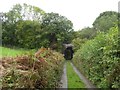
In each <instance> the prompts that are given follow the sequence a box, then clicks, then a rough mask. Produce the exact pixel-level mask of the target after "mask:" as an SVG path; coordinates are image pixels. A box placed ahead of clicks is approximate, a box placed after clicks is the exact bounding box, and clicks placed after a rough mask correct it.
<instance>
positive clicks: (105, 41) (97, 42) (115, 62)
mask: <svg viewBox="0 0 120 90" xmlns="http://www.w3.org/2000/svg"><path fill="white" fill-rule="evenodd" d="M118 40H119V39H118V27H117V26H116V27H112V28H111V29H110V30H109V32H108V33H107V34H105V33H103V32H101V33H99V35H97V36H96V37H95V38H94V39H92V40H89V41H87V42H86V43H85V44H83V45H82V47H81V48H80V49H79V50H78V51H77V52H76V53H75V55H74V58H73V63H74V64H75V65H76V67H77V68H78V69H79V70H80V71H81V72H82V73H83V74H84V75H85V76H86V77H87V78H88V79H89V80H90V81H91V82H92V83H93V84H95V85H96V86H97V87H99V88H120V56H119V54H120V48H119V44H118Z"/></svg>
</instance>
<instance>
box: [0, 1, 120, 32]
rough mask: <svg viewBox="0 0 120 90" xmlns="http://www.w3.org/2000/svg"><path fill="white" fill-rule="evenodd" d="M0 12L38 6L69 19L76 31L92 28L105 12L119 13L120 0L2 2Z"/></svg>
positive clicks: (47, 11)
mask: <svg viewBox="0 0 120 90" xmlns="http://www.w3.org/2000/svg"><path fill="white" fill-rule="evenodd" d="M0 1H1V3H0V12H8V11H9V10H10V9H11V8H12V6H13V5H15V4H18V3H19V4H23V3H26V4H30V5H34V6H37V7H39V8H41V9H42V10H44V11H45V12H46V13H49V12H55V13H59V14H60V15H62V16H65V17H67V18H68V19H69V20H71V21H72V23H73V26H74V27H73V28H74V30H80V29H82V28H85V27H92V23H93V22H94V21H95V19H96V18H97V17H98V16H99V15H100V13H102V12H104V11H117V12H118V2H119V1H120V0H0Z"/></svg>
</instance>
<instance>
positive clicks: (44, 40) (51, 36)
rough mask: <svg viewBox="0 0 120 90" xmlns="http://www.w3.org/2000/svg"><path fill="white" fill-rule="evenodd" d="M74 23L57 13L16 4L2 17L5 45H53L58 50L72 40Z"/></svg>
mask: <svg viewBox="0 0 120 90" xmlns="http://www.w3.org/2000/svg"><path fill="white" fill-rule="evenodd" d="M72 27H73V24H72V22H71V21H70V20H68V19H67V18H66V17H64V16H61V15H59V14H57V13H45V12H44V11H43V10H41V9H40V8H38V7H35V6H31V5H27V4H23V5H20V4H16V5H14V6H13V8H12V9H11V10H10V11H9V12H6V13H3V17H2V42H3V45H11V46H18V47H23V48H40V47H42V46H44V47H51V48H52V49H56V50H58V48H60V46H62V43H63V42H64V41H65V40H66V41H69V42H70V41H71V39H72V33H73V29H72Z"/></svg>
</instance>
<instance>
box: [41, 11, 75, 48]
mask: <svg viewBox="0 0 120 90" xmlns="http://www.w3.org/2000/svg"><path fill="white" fill-rule="evenodd" d="M72 27H73V24H72V22H71V21H70V20H68V19H67V18H66V17H64V16H61V15H59V14H57V13H46V14H45V15H44V16H43V17H42V29H43V31H44V35H43V36H44V37H45V38H46V39H47V41H48V42H47V43H48V45H49V46H50V47H51V48H52V49H58V47H57V46H59V47H60V46H62V43H63V42H65V40H66V41H68V42H70V41H71V38H72V33H73V29H72Z"/></svg>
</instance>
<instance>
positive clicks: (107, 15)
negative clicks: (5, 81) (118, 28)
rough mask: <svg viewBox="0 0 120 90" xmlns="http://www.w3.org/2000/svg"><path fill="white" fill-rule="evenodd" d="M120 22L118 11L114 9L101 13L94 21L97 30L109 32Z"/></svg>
mask: <svg viewBox="0 0 120 90" xmlns="http://www.w3.org/2000/svg"><path fill="white" fill-rule="evenodd" d="M117 23H118V13H117V12H114V11H106V12H103V13H101V14H100V15H99V16H98V17H97V18H96V20H95V21H94V23H93V27H94V29H95V30H96V31H103V32H107V31H108V30H109V29H110V28H111V27H113V26H115V24H117Z"/></svg>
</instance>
